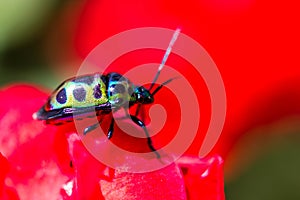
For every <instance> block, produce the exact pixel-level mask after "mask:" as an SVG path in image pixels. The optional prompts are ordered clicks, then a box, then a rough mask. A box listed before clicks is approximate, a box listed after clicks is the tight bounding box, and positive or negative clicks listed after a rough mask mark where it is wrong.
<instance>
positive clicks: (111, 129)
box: [107, 117, 115, 139]
mask: <svg viewBox="0 0 300 200" xmlns="http://www.w3.org/2000/svg"><path fill="white" fill-rule="evenodd" d="M114 125H115V119H114V118H113V117H112V119H111V122H110V125H109V129H108V133H107V138H108V139H110V138H111V137H112V135H113V132H114Z"/></svg>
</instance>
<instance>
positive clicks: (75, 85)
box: [46, 74, 108, 110]
mask: <svg viewBox="0 0 300 200" xmlns="http://www.w3.org/2000/svg"><path fill="white" fill-rule="evenodd" d="M101 77H102V76H101V75H99V74H93V75H88V76H82V77H76V78H72V79H68V80H66V81H65V82H63V83H62V84H61V85H60V86H59V87H58V88H57V89H56V90H55V91H54V92H53V93H52V95H51V96H50V99H49V102H48V106H46V107H48V109H49V110H53V109H61V108H71V107H90V106H95V105H101V104H104V103H107V102H108V97H107V95H106V85H105V83H104V82H103V80H102V78H101Z"/></svg>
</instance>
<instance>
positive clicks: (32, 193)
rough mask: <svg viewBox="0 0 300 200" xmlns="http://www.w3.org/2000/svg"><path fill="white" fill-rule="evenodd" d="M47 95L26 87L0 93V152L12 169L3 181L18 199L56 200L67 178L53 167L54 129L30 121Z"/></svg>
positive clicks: (20, 86) (12, 88)
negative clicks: (10, 187)
mask: <svg viewBox="0 0 300 200" xmlns="http://www.w3.org/2000/svg"><path fill="white" fill-rule="evenodd" d="M47 96H48V95H47V94H45V93H43V92H41V91H39V90H38V89H36V88H34V87H32V86H29V85H16V86H11V87H8V88H6V89H5V90H2V91H1V92H0V124H1V125H0V132H1V135H0V144H1V145H0V151H1V152H2V153H3V154H4V155H5V156H6V157H7V159H8V161H9V163H10V166H11V169H10V172H9V173H8V174H7V179H6V182H7V183H8V184H9V185H10V186H12V187H14V188H15V189H16V190H17V192H18V194H19V195H20V197H21V199H59V198H60V194H59V192H60V188H61V186H62V184H63V183H64V182H65V181H66V180H67V179H68V177H66V176H65V175H63V174H62V173H61V171H60V169H59V167H58V166H57V164H56V155H55V152H54V150H53V143H54V137H55V132H56V128H55V127H52V126H45V125H44V123H43V122H39V121H35V120H33V119H32V114H33V113H34V112H36V111H37V110H38V109H39V108H40V107H41V106H42V104H43V103H44V102H45V100H46V99H47ZM50 188H51V189H50Z"/></svg>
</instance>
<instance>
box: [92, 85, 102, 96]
mask: <svg viewBox="0 0 300 200" xmlns="http://www.w3.org/2000/svg"><path fill="white" fill-rule="evenodd" d="M93 95H94V97H95V98H96V99H100V98H101V97H102V92H101V90H100V84H98V85H96V86H95V87H94V93H93Z"/></svg>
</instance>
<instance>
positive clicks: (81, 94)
mask: <svg viewBox="0 0 300 200" xmlns="http://www.w3.org/2000/svg"><path fill="white" fill-rule="evenodd" d="M73 96H74V98H75V99H76V100H77V101H79V102H82V101H84V100H85V96H86V91H85V89H84V88H83V87H78V88H75V89H74V90H73Z"/></svg>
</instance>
